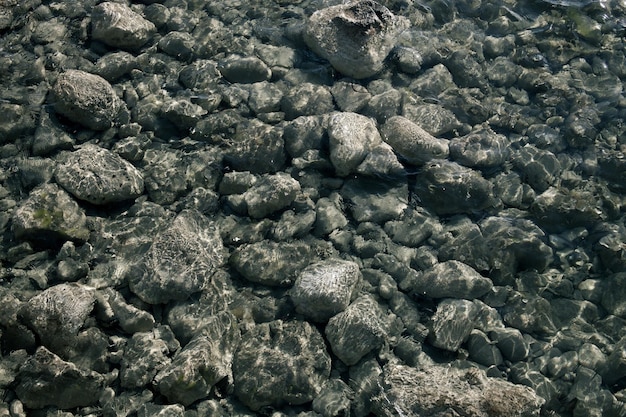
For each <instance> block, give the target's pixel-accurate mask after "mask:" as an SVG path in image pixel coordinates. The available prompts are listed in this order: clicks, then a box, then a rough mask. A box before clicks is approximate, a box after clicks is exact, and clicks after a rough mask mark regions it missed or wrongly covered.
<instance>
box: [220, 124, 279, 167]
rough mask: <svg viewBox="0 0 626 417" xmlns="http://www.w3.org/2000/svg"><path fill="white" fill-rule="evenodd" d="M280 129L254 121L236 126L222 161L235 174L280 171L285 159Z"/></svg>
mask: <svg viewBox="0 0 626 417" xmlns="http://www.w3.org/2000/svg"><path fill="white" fill-rule="evenodd" d="M282 136H283V133H282V130H281V129H280V128H278V127H273V126H270V125H267V124H265V123H262V122H260V121H258V120H256V119H252V120H251V121H249V122H242V123H240V124H238V125H237V129H236V133H235V134H234V135H233V136H232V137H230V138H229V141H228V145H229V146H228V148H227V149H226V150H225V152H224V160H225V162H226V163H227V164H228V165H229V166H230V167H231V168H233V169H235V170H237V171H250V172H252V173H254V174H263V173H268V172H272V173H273V172H276V171H280V170H281V169H282V168H283V167H284V165H285V160H286V155H285V150H284V147H285V144H284V141H283V138H282Z"/></svg>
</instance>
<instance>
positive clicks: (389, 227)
mask: <svg viewBox="0 0 626 417" xmlns="http://www.w3.org/2000/svg"><path fill="white" fill-rule="evenodd" d="M384 227H385V232H386V233H387V235H388V236H389V237H390V238H391V240H393V241H394V242H396V243H398V244H400V245H403V246H408V247H411V248H418V247H420V245H421V244H422V243H423V242H424V241H425V240H426V239H428V238H429V237H431V236H432V234H433V232H435V231H437V230H439V229H440V228H441V225H440V224H439V223H438V222H437V221H436V220H434V219H433V218H432V217H431V216H427V215H426V214H425V213H420V212H418V211H416V210H406V211H405V212H404V213H403V215H401V216H400V217H399V218H398V219H392V220H389V221H388V222H387V223H385V226H384Z"/></svg>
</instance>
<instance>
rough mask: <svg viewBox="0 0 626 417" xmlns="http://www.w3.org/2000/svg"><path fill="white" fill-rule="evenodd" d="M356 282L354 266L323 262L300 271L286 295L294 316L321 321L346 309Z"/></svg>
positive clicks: (346, 262) (336, 262)
mask: <svg viewBox="0 0 626 417" xmlns="http://www.w3.org/2000/svg"><path fill="white" fill-rule="evenodd" d="M360 281H361V272H360V270H359V266H358V265H357V264H356V263H354V262H351V261H343V260H340V259H326V260H324V261H320V262H316V263H313V264H311V265H309V266H307V267H306V268H304V270H302V271H301V272H300V273H299V274H298V278H297V279H296V282H295V284H294V285H293V288H292V289H291V291H290V292H289V295H290V296H291V300H292V301H293V303H294V305H295V306H296V311H297V312H298V313H300V314H303V315H305V316H306V317H307V318H308V319H311V320H313V321H316V322H325V321H327V320H328V319H329V318H331V317H332V316H334V315H335V314H338V313H340V312H341V311H343V310H345V309H346V307H348V305H349V304H350V300H352V299H353V298H354V297H355V296H356V292H357V291H358V289H359V284H360Z"/></svg>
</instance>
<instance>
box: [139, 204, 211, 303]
mask: <svg viewBox="0 0 626 417" xmlns="http://www.w3.org/2000/svg"><path fill="white" fill-rule="evenodd" d="M222 251H223V245H222V239H221V237H220V235H219V232H218V230H217V227H216V226H215V225H214V224H212V223H211V222H210V221H209V220H208V219H207V218H206V217H204V216H203V215H202V214H200V213H199V212H197V211H194V210H185V211H183V212H181V213H180V214H179V215H178V216H176V218H175V219H174V220H173V221H172V223H171V224H170V225H169V227H168V228H167V229H165V230H163V231H162V232H160V233H158V234H157V235H156V236H155V237H154V239H153V240H152V243H151V245H150V248H149V249H148V251H147V253H146V254H145V255H144V257H143V259H142V261H141V262H140V263H139V265H138V268H139V270H138V271H137V273H136V274H133V275H132V276H131V278H130V282H129V284H130V289H131V291H133V292H134V293H135V294H137V295H138V296H139V298H141V299H142V300H143V301H145V302H147V303H150V304H159V303H166V302H168V301H170V300H184V299H185V298H187V297H189V296H190V295H191V294H193V293H196V292H199V291H202V290H203V289H205V288H206V286H207V285H208V284H209V282H210V280H211V276H212V275H213V274H214V273H215V271H217V269H218V268H219V267H220V266H221V264H222V262H223V253H222Z"/></svg>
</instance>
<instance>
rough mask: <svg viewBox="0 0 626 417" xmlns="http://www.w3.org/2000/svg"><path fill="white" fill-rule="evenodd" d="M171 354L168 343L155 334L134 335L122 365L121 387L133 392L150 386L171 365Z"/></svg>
mask: <svg viewBox="0 0 626 417" xmlns="http://www.w3.org/2000/svg"><path fill="white" fill-rule="evenodd" d="M169 353H171V352H169V349H168V346H167V343H165V341H163V340H162V339H160V338H158V337H157V335H155V334H154V333H153V332H140V333H135V334H133V336H132V337H131V338H130V339H129V340H128V342H127V344H126V348H125V349H124V356H123V357H122V362H121V364H120V365H121V367H120V383H121V386H122V387H124V388H126V389H132V390H134V389H138V388H142V387H147V386H149V385H150V384H151V382H152V380H153V378H154V377H155V376H156V374H157V372H159V371H160V370H161V369H163V368H165V367H166V366H167V365H169V364H170V362H171V359H170V358H169V357H168V354H169Z"/></svg>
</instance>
